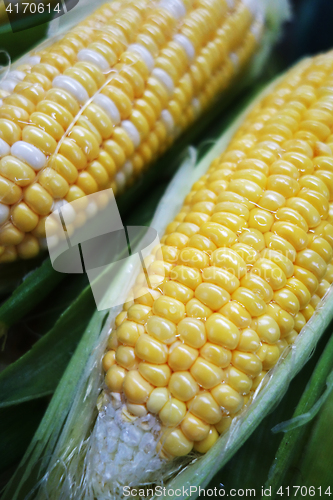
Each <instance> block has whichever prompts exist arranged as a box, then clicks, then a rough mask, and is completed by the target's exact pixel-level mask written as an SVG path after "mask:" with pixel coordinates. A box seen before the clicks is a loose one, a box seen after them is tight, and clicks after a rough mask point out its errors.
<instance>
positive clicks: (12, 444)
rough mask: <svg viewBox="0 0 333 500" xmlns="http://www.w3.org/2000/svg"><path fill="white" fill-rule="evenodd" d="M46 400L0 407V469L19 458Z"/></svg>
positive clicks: (41, 414)
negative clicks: (17, 405)
mask: <svg viewBox="0 0 333 500" xmlns="http://www.w3.org/2000/svg"><path fill="white" fill-rule="evenodd" d="M47 403H48V401H47V400H41V399H40V400H38V401H29V402H26V403H23V404H22V405H21V406H20V411H15V409H13V408H1V409H0V422H1V426H0V471H2V470H5V469H7V468H8V467H10V466H11V465H13V464H14V463H15V462H17V460H19V459H20V458H21V456H22V454H23V453H24V451H25V450H26V448H27V446H28V445H29V443H30V441H31V438H32V437H33V435H34V433H35V432H36V429H37V427H38V424H39V422H40V420H41V418H42V417H43V415H44V412H45V410H46V407H47Z"/></svg>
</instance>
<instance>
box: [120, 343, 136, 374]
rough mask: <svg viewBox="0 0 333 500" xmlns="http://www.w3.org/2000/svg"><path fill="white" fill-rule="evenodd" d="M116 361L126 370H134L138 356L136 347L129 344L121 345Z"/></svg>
mask: <svg viewBox="0 0 333 500" xmlns="http://www.w3.org/2000/svg"><path fill="white" fill-rule="evenodd" d="M116 361H117V363H118V365H120V366H122V367H123V368H126V370H132V369H133V368H136V366H137V358H136V356H135V351H134V348H133V347H131V346H127V345H120V346H118V347H117V350H116Z"/></svg>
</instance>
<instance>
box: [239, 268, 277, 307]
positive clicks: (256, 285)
mask: <svg viewBox="0 0 333 500" xmlns="http://www.w3.org/2000/svg"><path fill="white" fill-rule="evenodd" d="M240 285H241V287H244V288H247V289H248V290H251V291H252V292H253V293H254V294H256V295H257V296H258V297H260V299H262V300H263V301H264V302H266V303H267V302H270V301H271V300H272V298H273V290H272V288H271V286H270V285H269V284H268V283H267V282H266V281H265V280H264V279H262V278H261V277H260V276H257V275H256V274H253V273H247V274H246V275H245V276H244V277H243V278H242V279H241V282H240Z"/></svg>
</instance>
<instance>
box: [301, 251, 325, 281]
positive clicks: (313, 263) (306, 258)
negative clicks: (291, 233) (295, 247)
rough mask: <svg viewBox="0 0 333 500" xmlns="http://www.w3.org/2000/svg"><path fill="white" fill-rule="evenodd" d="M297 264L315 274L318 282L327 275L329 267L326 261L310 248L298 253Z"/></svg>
mask: <svg viewBox="0 0 333 500" xmlns="http://www.w3.org/2000/svg"><path fill="white" fill-rule="evenodd" d="M295 263H296V265H298V266H299V267H303V268H304V269H307V270H308V271H310V272H311V273H313V274H314V275H315V276H316V278H317V279H318V280H321V279H322V278H323V277H324V275H325V273H326V269H327V266H326V262H325V261H324V259H323V258H322V257H321V256H320V255H319V254H318V253H317V252H315V251H313V250H311V249H309V248H308V249H306V250H303V251H301V252H298V254H297V258H296V262H295Z"/></svg>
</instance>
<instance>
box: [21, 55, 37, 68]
mask: <svg viewBox="0 0 333 500" xmlns="http://www.w3.org/2000/svg"><path fill="white" fill-rule="evenodd" d="M40 60H41V58H40V56H31V57H28V59H27V60H26V61H24V63H25V64H31V66H34V65H35V64H39V63H40Z"/></svg>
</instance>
